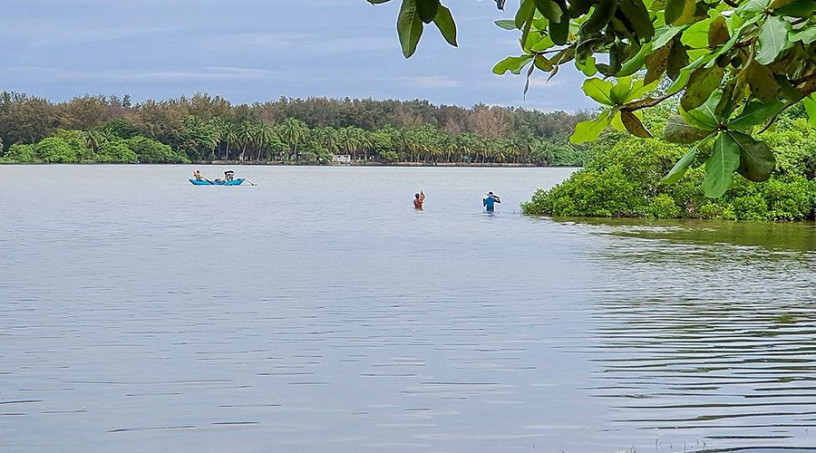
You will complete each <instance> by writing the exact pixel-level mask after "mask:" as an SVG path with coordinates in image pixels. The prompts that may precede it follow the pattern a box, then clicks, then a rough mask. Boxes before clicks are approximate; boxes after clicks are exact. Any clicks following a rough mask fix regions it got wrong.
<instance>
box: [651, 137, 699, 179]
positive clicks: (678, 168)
mask: <svg viewBox="0 0 816 453" xmlns="http://www.w3.org/2000/svg"><path fill="white" fill-rule="evenodd" d="M696 157H697V145H695V146H694V147H692V148H691V151H689V152H687V153H686V155H685V156H683V157H681V158H680V160H678V161H677V163H676V164H674V167H672V169H671V170H669V172H668V173H666V176H664V177H663V179H661V180H660V182H661V183H662V184H674V183H676V182H677V181H680V179H681V178H682V177H683V176H684V175H685V174H686V170H688V168H689V167H690V166H691V164H693V163H694V159H695V158H696Z"/></svg>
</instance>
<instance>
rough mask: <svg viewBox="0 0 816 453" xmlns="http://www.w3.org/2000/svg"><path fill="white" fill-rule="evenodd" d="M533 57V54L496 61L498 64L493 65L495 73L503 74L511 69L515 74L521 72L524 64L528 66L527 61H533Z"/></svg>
mask: <svg viewBox="0 0 816 453" xmlns="http://www.w3.org/2000/svg"><path fill="white" fill-rule="evenodd" d="M532 59H533V56H532V55H521V56H519V57H507V58H505V59H504V60H502V61H500V62H498V63H496V66H493V74H498V75H502V74H504V73H506V72H507V71H510V72H512V73H513V74H520V73H521V70H522V69H524V66H526V65H527V63H529V62H530V61H532Z"/></svg>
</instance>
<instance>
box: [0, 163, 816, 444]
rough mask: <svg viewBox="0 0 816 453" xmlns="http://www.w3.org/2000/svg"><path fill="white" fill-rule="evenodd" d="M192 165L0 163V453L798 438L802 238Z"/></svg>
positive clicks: (388, 184)
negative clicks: (418, 196)
mask: <svg viewBox="0 0 816 453" xmlns="http://www.w3.org/2000/svg"><path fill="white" fill-rule="evenodd" d="M193 169H194V168H193V167H190V166H146V165H141V166H3V167H0V189H2V194H3V196H2V200H1V201H0V208H2V213H3V217H2V234H0V250H2V251H3V254H2V255H3V259H2V261H0V451H3V452H4V453H6V452H9V453H12V452H25V453H30V452H43V451H48V452H83V453H85V452H88V451H117V452H124V453H129V452H134V453H135V452H140V453H141V452H144V451H197V452H201V453H203V452H225V451H229V452H267V451H275V452H278V451H285V452H318V451H320V452H323V451H332V452H383V451H388V452H477V451H478V452H482V451H484V452H496V451H502V452H504V451H547V452H553V451H562V450H563V451H565V452H568V453H570V452H618V451H637V452H678V451H703V450H705V449H711V450H719V451H740V450H744V451H751V452H759V451H765V452H779V451H801V450H805V449H807V448H809V447H813V446H816V433H814V432H813V429H812V428H814V426H816V362H814V361H815V360H816V357H814V352H815V350H816V344H815V343H814V341H813V338H814V335H816V313H815V312H814V309H813V302H814V299H816V296H814V289H816V277H814V275H815V274H814V272H813V269H814V264H816V253H814V249H816V227H814V225H813V224H778V225H764V224H751V223H739V224H738V223H722V224H712V223H694V222H660V223H658V222H644V221H603V222H597V221H596V222H580V223H577V222H569V221H553V220H548V219H535V218H529V217H524V216H521V215H520V214H519V213H518V211H519V208H518V204H519V202H521V201H523V200H525V199H527V198H529V196H530V194H531V193H532V191H533V190H534V189H535V188H536V187H549V186H551V185H553V184H555V183H557V182H558V181H560V180H562V179H563V178H565V177H566V176H567V175H568V174H569V172H570V170H569V169H532V168H530V169H509V168H502V169H455V168H337V167H331V168H315V167H239V168H238V175H237V176H239V177H241V176H243V177H247V178H249V180H251V181H252V182H254V183H256V184H257V185H256V186H241V187H194V186H192V185H191V184H189V182H187V181H186V178H187V177H188V175H189V174H191V171H192V170H193ZM202 170H203V173H204V174H205V176H211V177H214V175H216V174H219V173H220V172H221V171H223V170H224V168H220V167H203V168H202ZM419 189H424V190H425V192H426V194H427V195H428V198H427V200H426V202H425V211H424V212H416V211H414V210H413V208H412V207H411V202H412V198H413V194H414V192H417V191H418V190H419ZM488 190H492V191H494V192H496V193H498V194H499V195H501V196H502V201H503V203H502V204H500V205H497V212H496V214H495V215H488V214H485V213H482V212H481V197H482V196H483V195H484V194H485V193H486V192H487V191H488Z"/></svg>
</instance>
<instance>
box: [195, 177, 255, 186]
mask: <svg viewBox="0 0 816 453" xmlns="http://www.w3.org/2000/svg"><path fill="white" fill-rule="evenodd" d="M190 182H191V183H193V185H196V186H240V185H241V183H242V182H244V178H238V179H233V180H231V181H225V180H223V179H216V180H214V181H210V180H207V179H201V180H198V179H190Z"/></svg>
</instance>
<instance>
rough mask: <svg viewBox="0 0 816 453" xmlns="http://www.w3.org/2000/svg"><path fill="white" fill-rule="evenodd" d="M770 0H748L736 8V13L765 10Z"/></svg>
mask: <svg viewBox="0 0 816 453" xmlns="http://www.w3.org/2000/svg"><path fill="white" fill-rule="evenodd" d="M770 3H771V0H748V1H747V2H745V3H744V4H743V5H742V6H740V7H739V8H737V14H740V15H742V14H743V13H759V12H762V11H765V9H767V8H768V5H770Z"/></svg>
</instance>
